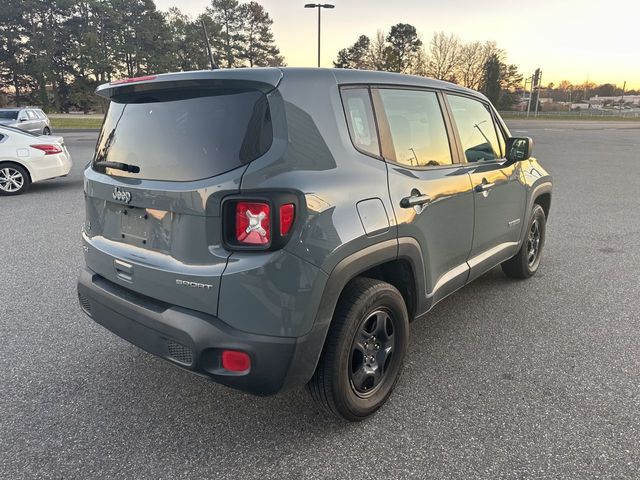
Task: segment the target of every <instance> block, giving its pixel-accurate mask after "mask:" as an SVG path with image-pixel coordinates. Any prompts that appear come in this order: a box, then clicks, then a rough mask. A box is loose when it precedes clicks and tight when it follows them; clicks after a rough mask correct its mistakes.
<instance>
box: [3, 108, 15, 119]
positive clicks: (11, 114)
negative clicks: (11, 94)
mask: <svg viewBox="0 0 640 480" xmlns="http://www.w3.org/2000/svg"><path fill="white" fill-rule="evenodd" d="M0 119H2V120H17V119H18V110H2V111H0Z"/></svg>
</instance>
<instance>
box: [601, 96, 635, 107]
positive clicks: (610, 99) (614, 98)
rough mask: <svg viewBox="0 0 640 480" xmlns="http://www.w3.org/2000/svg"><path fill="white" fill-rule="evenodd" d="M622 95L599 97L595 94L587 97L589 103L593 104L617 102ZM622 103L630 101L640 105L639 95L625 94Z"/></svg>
mask: <svg viewBox="0 0 640 480" xmlns="http://www.w3.org/2000/svg"><path fill="white" fill-rule="evenodd" d="M621 98H622V97H621V96H620V95H615V96H612V97H599V96H598V95H596V96H595V97H591V98H590V99H589V103H591V104H593V105H604V103H605V102H606V103H618V102H620V99H621ZM623 100H624V103H632V104H633V105H640V95H625V96H624V98H623Z"/></svg>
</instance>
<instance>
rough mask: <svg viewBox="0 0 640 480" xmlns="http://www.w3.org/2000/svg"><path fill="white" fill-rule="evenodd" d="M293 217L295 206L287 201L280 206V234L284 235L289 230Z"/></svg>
mask: <svg viewBox="0 0 640 480" xmlns="http://www.w3.org/2000/svg"><path fill="white" fill-rule="evenodd" d="M294 218H295V206H294V205H293V203H287V204H285V205H281V206H280V235H286V234H287V233H289V231H290V230H291V225H293V219H294Z"/></svg>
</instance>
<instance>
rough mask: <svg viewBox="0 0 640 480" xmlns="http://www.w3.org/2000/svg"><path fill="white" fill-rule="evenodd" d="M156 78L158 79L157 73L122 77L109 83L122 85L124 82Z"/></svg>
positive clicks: (145, 80)
mask: <svg viewBox="0 0 640 480" xmlns="http://www.w3.org/2000/svg"><path fill="white" fill-rule="evenodd" d="M155 79H156V75H147V76H145V77H132V78H121V79H120V80H115V81H113V82H111V83H110V84H109V85H121V84H123V83H135V82H147V81H149V80H155Z"/></svg>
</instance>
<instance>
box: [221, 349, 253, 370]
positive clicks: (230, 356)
mask: <svg viewBox="0 0 640 480" xmlns="http://www.w3.org/2000/svg"><path fill="white" fill-rule="evenodd" d="M222 368H224V369H225V370H229V371H230V372H246V371H247V370H249V369H250V368H251V358H250V357H249V355H248V354H247V353H245V352H239V351H238V350H224V351H223V352H222Z"/></svg>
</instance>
